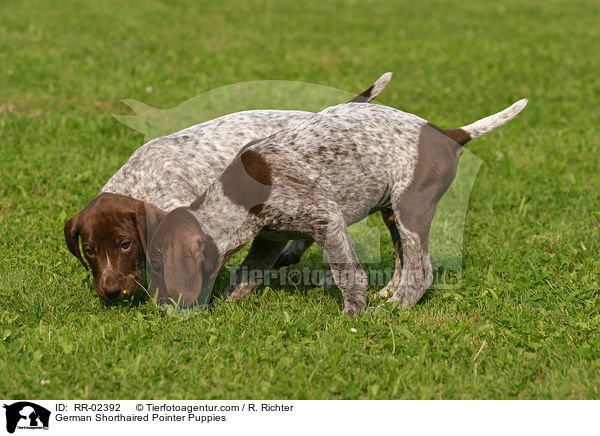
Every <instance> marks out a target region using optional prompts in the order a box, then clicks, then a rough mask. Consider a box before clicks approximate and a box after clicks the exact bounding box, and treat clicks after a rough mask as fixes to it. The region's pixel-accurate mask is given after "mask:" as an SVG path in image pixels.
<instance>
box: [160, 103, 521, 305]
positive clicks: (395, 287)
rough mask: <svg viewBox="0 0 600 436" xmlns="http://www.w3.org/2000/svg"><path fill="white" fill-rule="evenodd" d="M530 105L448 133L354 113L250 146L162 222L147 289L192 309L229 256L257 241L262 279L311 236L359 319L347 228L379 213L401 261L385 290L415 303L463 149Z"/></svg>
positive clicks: (362, 110)
mask: <svg viewBox="0 0 600 436" xmlns="http://www.w3.org/2000/svg"><path fill="white" fill-rule="evenodd" d="M526 104H527V100H520V101H518V102H517V103H515V104H513V105H512V106H510V107H509V108H507V109H505V110H503V111H502V112H499V113H497V114H495V115H492V116H490V117H487V118H484V119H481V120H479V121H477V122H475V123H473V124H470V125H467V126H464V127H461V128H458V129H448V130H445V129H440V128H438V127H436V126H434V125H433V124H431V123H429V122H427V121H426V120H424V119H422V118H419V117H418V116H416V115H412V114H408V113H405V112H401V111H399V110H396V109H393V108H390V107H386V106H379V105H359V104H356V103H347V104H342V105H338V106H333V107H330V108H327V109H325V110H324V111H322V112H320V113H318V114H315V115H313V116H311V117H310V118H308V119H307V120H305V121H303V122H301V123H299V124H297V125H295V126H294V127H290V128H288V129H285V130H282V131H280V132H277V133H275V134H273V135H271V136H270V137H268V138H265V139H262V140H256V141H252V142H250V143H249V144H247V145H246V146H245V147H244V148H243V149H242V150H241V151H240V153H239V154H238V155H237V156H236V158H235V159H234V160H233V162H232V163H231V164H230V165H229V166H228V167H227V169H226V170H225V171H224V172H223V174H221V175H220V176H219V178H218V179H217V180H216V181H215V182H214V183H212V184H211V185H210V186H209V187H208V189H207V191H206V192H205V193H204V194H203V195H202V196H201V197H200V198H198V199H197V200H196V201H195V202H194V203H192V204H191V205H190V206H189V207H184V208H178V209H175V210H174V211H172V212H171V213H169V214H168V215H167V216H166V217H165V218H164V219H163V221H162V222H161V224H160V225H159V227H158V228H157V230H156V231H155V233H154V237H153V239H152V242H151V247H150V265H151V267H152V270H153V272H154V276H153V280H152V283H151V285H150V286H151V289H152V290H154V289H156V288H158V290H159V298H161V297H162V298H165V297H171V298H174V299H177V297H179V296H181V297H183V302H184V304H190V303H192V302H193V301H194V300H195V299H196V298H197V297H198V295H200V293H201V291H202V287H203V286H206V283H207V282H208V280H209V279H210V278H211V277H212V276H213V275H214V274H216V271H218V268H219V267H220V266H221V265H222V264H223V262H224V261H225V260H226V259H227V257H228V256H229V255H231V254H232V253H233V252H235V251H236V250H238V249H239V248H240V247H242V246H243V245H244V244H246V243H247V242H248V241H249V240H251V239H252V238H253V237H255V236H256V238H255V239H254V242H253V244H252V247H251V249H250V255H254V256H252V259H254V263H253V264H251V265H246V266H247V267H248V268H250V269H252V268H257V269H264V268H268V267H269V266H270V265H271V264H272V262H273V261H274V260H275V258H276V257H277V254H278V253H279V252H280V250H281V247H282V246H283V244H284V243H285V241H286V240H287V238H289V237H290V236H294V237H296V238H298V237H299V236H301V235H305V236H306V235H308V236H309V237H311V238H313V239H314V240H315V241H316V242H317V243H318V244H319V246H320V247H321V248H322V249H323V252H324V253H325V256H326V257H327V260H328V261H329V264H330V266H331V270H332V273H333V277H334V280H335V283H336V284H337V286H338V287H339V288H340V290H341V291H342V295H343V298H344V313H347V314H349V315H356V314H359V313H360V312H361V311H362V310H364V308H365V292H366V290H367V278H366V275H365V273H364V271H363V269H362V267H361V265H360V263H359V262H358V259H357V257H356V255H355V253H354V249H353V246H352V241H351V239H350V236H349V235H348V232H347V226H349V225H350V224H353V223H355V222H357V221H359V220H361V219H363V218H365V217H366V216H367V215H369V214H370V213H372V212H374V211H377V210H382V211H383V212H384V218H387V219H386V223H387V224H388V227H390V230H391V233H392V237H393V240H394V243H395V244H396V256H397V259H396V274H395V276H394V277H393V279H392V280H391V282H390V284H389V285H388V288H387V290H388V291H390V292H392V294H393V295H392V297H391V300H392V301H399V302H400V304H402V305H403V306H409V305H411V304H414V303H416V302H417V301H418V300H419V299H420V298H421V296H422V295H423V294H424V292H425V290H426V289H427V287H429V285H430V284H431V282H432V279H433V277H432V270H431V263H430V261H429V254H428V240H429V230H430V225H431V220H432V218H433V214H434V211H435V207H436V205H437V202H438V201H439V199H440V197H441V196H442V195H443V194H444V192H445V191H446V189H447V188H448V187H449V186H450V184H451V183H452V181H453V180H454V176H455V173H456V167H457V165H458V160H459V157H460V155H461V154H462V152H463V145H464V144H465V143H466V142H467V141H469V140H470V139H473V138H476V137H478V136H481V135H483V134H484V133H487V132H489V131H491V130H493V129H495V128H496V127H499V126H501V125H502V124H504V123H506V122H507V121H509V120H510V119H512V118H514V117H515V116H516V115H517V114H518V113H519V112H521V110H523V108H524V107H525V105H526ZM224 217H226V218H227V219H223V218H224ZM257 235H258V236H257ZM400 248H401V250H400ZM258 254H260V255H258ZM250 255H249V257H250ZM238 283H239V282H238ZM253 285H254V284H253V283H251V282H246V283H241V284H238V285H237V287H236V288H235V289H230V290H229V291H228V292H231V293H230V298H232V299H237V298H240V297H242V296H244V295H246V294H247V293H248V292H250V291H251V290H252V288H253Z"/></svg>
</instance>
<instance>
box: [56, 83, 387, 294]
mask: <svg viewBox="0 0 600 436" xmlns="http://www.w3.org/2000/svg"><path fill="white" fill-rule="evenodd" d="M391 76H392V74H391V73H386V74H384V75H383V76H381V77H380V78H379V79H378V80H377V81H376V82H375V83H374V84H373V85H372V86H371V87H370V88H369V89H367V90H366V91H364V92H363V93H362V94H360V95H358V96H357V97H355V98H354V99H353V100H352V101H355V102H369V101H371V100H372V99H373V98H375V97H376V96H377V95H378V94H379V93H380V92H381V91H382V90H383V89H384V88H385V87H386V85H387V84H388V83H389V81H390V79H391ZM312 115H313V113H311V112H303V111H292V110H253V111H245V112H238V113H234V114H229V115H225V116H223V117H220V118H217V119H214V120H212V121H207V122H205V123H202V124H198V125H196V126H193V127H189V128H187V129H184V130H182V131H180V132H177V133H174V134H172V135H168V136H164V137H160V138H157V139H154V140H152V141H150V142H148V143H147V144H145V145H143V146H141V147H140V148H138V149H137V150H136V151H135V153H133V155H132V156H131V158H130V159H129V161H128V162H127V163H126V164H125V165H123V167H122V168H121V169H120V170H119V171H117V173H116V174H115V175H114V176H113V177H112V178H111V179H110V180H109V181H108V183H106V185H105V186H104V187H103V188H102V191H101V192H100V194H99V195H98V196H97V197H95V198H94V199H93V200H92V201H91V202H90V203H89V204H88V205H87V206H86V207H85V208H84V209H83V210H81V211H80V212H79V213H78V214H77V215H75V216H74V217H73V218H71V219H70V220H68V221H67V222H66V224H65V228H64V231H65V240H66V243H67V246H68V248H69V250H70V251H71V253H73V255H75V256H76V257H77V258H78V259H79V261H80V262H81V263H82V264H83V266H84V267H85V268H86V269H87V268H88V266H87V264H88V263H89V266H90V267H91V270H92V274H93V277H94V287H95V288H96V292H97V293H98V295H99V296H100V297H101V298H103V299H104V300H110V299H119V298H123V297H124V296H126V295H132V294H133V293H134V292H135V291H136V289H137V287H138V283H139V282H140V281H141V278H142V269H143V266H144V256H145V255H146V248H147V242H148V241H149V239H150V237H151V235H152V231H153V229H154V228H155V227H156V226H157V225H158V223H159V221H160V219H162V217H164V216H165V215H166V212H168V211H170V210H172V209H174V208H176V207H179V206H183V205H188V204H190V202H192V201H193V200H194V199H195V198H197V197H198V195H200V194H202V193H203V192H204V191H205V190H206V188H207V187H208V186H209V184H210V183H212V182H213V181H214V180H215V179H216V178H217V176H219V174H221V172H222V171H223V170H224V169H225V168H226V167H227V165H228V164H229V163H230V162H231V161H232V160H233V158H234V157H235V155H236V153H237V152H238V151H239V150H240V148H241V147H242V146H243V145H244V144H246V143H247V142H248V141H251V140H252V139H256V138H263V137H265V136H268V135H271V134H273V133H274V132H277V131H279V130H281V129H282V128H286V127H289V126H291V125H294V124H295V123H298V122H300V121H303V120H306V119H308V118H309V117H310V116H312ZM224 219H227V218H226V217H224ZM80 238H81V246H82V250H83V256H82V253H81V251H80V248H79V239H80ZM308 245H310V244H307V243H305V242H304V241H301V242H296V243H292V244H291V248H290V251H291V252H293V253H295V256H299V255H301V253H302V252H303V251H304V250H305V249H306V248H307V247H308ZM84 259H85V260H84ZM284 263H285V262H284ZM132 278H133V279H132Z"/></svg>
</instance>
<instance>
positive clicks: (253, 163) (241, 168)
mask: <svg viewBox="0 0 600 436" xmlns="http://www.w3.org/2000/svg"><path fill="white" fill-rule="evenodd" d="M220 180H221V184H222V186H223V192H224V194H225V195H226V196H227V197H228V198H229V199H230V200H231V201H232V202H233V203H235V204H237V205H239V206H242V207H244V208H245V209H247V210H248V211H249V212H250V213H252V214H258V213H260V212H261V211H262V210H263V208H264V205H265V202H266V201H267V199H268V198H269V195H270V193H271V186H272V185H273V178H272V170H271V166H270V165H269V163H268V162H267V161H266V160H265V158H264V157H263V156H262V155H261V154H260V153H259V152H257V151H255V150H246V151H243V152H242V153H241V154H239V155H238V156H236V157H235V159H234V160H233V162H232V163H231V164H230V165H229V166H228V167H227V168H226V169H225V171H224V172H223V174H222V175H221V177H220Z"/></svg>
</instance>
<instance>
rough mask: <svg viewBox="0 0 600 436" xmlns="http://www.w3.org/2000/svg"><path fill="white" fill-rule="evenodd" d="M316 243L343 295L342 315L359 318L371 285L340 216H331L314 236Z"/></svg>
mask: <svg viewBox="0 0 600 436" xmlns="http://www.w3.org/2000/svg"><path fill="white" fill-rule="evenodd" d="M315 240H316V241H317V243H318V244H319V246H320V247H321V248H322V249H323V253H324V254H325V257H327V261H328V262H329V266H330V267H331V272H332V274H333V279H334V280H335V283H336V285H337V286H338V288H340V291H342V296H343V297H344V310H343V313H345V314H347V315H349V316H356V315H360V314H361V313H362V312H363V311H364V310H365V307H366V300H365V294H366V292H367V289H368V281H367V275H366V274H365V272H364V270H363V268H362V266H361V264H360V262H359V261H358V257H357V256H356V253H355V252H354V244H353V243H352V239H351V238H350V235H349V234H348V230H347V228H346V223H345V222H344V218H343V217H342V216H341V215H339V216H333V217H332V216H330V217H329V219H328V220H327V222H326V225H324V226H323V227H322V229H320V231H319V232H317V234H315Z"/></svg>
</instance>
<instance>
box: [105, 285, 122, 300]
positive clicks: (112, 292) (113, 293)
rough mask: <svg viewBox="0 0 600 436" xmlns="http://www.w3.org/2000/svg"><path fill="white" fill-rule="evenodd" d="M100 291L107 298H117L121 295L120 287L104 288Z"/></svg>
mask: <svg viewBox="0 0 600 436" xmlns="http://www.w3.org/2000/svg"><path fill="white" fill-rule="evenodd" d="M102 290H103V291H104V293H105V294H106V296H107V297H108V298H118V297H120V295H121V287H120V286H119V285H115V286H105V287H103V288H102Z"/></svg>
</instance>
